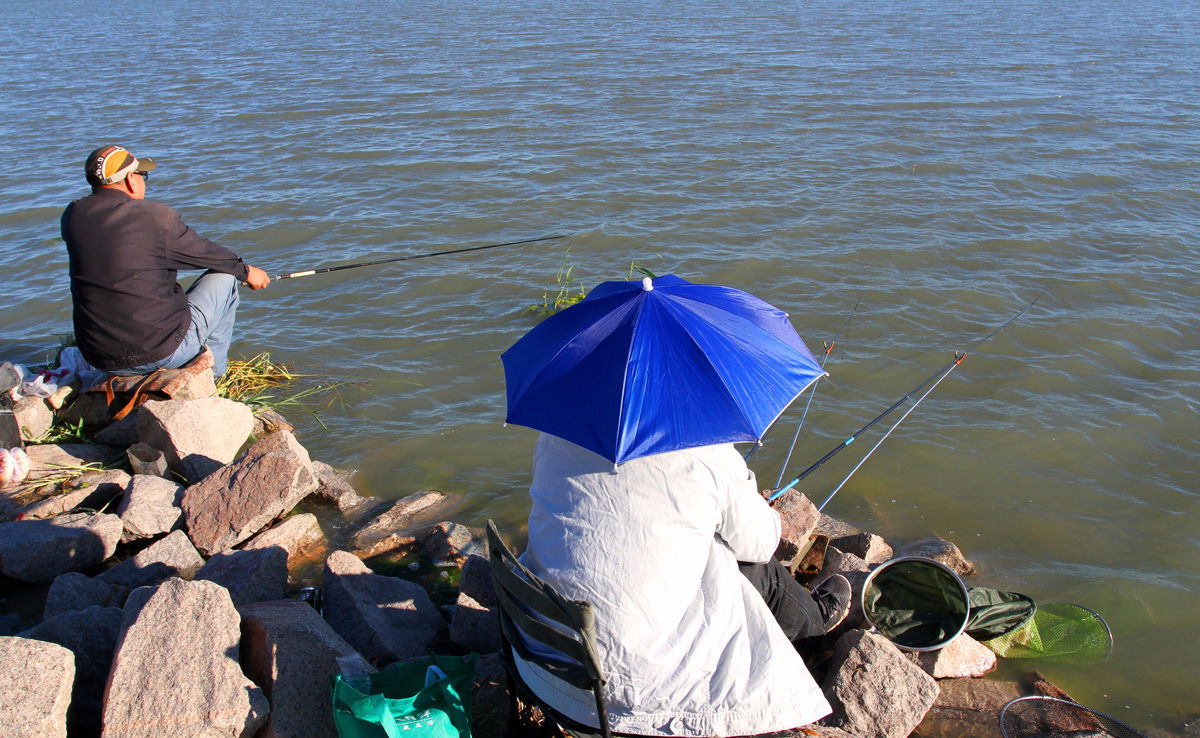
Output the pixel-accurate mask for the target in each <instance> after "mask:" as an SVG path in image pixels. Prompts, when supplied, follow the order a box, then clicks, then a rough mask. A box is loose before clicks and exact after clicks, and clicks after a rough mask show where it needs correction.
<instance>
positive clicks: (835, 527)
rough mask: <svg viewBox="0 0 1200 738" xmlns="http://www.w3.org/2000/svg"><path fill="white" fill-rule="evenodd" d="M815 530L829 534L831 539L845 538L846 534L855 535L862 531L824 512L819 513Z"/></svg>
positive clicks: (822, 533)
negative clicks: (819, 517) (819, 516)
mask: <svg viewBox="0 0 1200 738" xmlns="http://www.w3.org/2000/svg"><path fill="white" fill-rule="evenodd" d="M816 532H817V533H820V534H821V535H825V536H829V539H830V540H831V541H832V540H836V539H838V538H845V537H846V536H853V535H857V534H858V533H861V532H862V531H860V530H859V529H858V528H855V527H854V526H853V525H850V524H849V523H847V522H845V521H843V520H838V519H837V518H831V517H829V516H828V515H826V514H825V513H821V519H820V521H818V522H817V531H816Z"/></svg>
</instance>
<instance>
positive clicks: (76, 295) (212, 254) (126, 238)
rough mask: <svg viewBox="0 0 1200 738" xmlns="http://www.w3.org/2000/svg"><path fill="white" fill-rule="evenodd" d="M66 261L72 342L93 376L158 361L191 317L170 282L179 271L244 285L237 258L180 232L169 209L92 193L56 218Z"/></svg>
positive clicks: (185, 230) (109, 192)
mask: <svg viewBox="0 0 1200 738" xmlns="http://www.w3.org/2000/svg"><path fill="white" fill-rule="evenodd" d="M62 237H63V240H64V241H66V243H67V255H68V256H69V257H70V262H71V263H70V274H71V299H72V301H73V303H74V306H75V309H74V319H75V340H76V342H77V343H78V345H79V350H80V351H81V352H82V353H83V357H84V358H85V359H87V360H88V361H89V362H90V363H91V364H92V365H93V366H95V367H96V368H97V369H103V370H105V371H115V370H118V369H127V368H129V367H133V366H138V365H140V364H148V363H150V362H152V361H158V360H159V359H165V358H166V357H168V356H170V355H171V354H172V353H174V351H175V349H176V348H178V346H179V344H180V342H181V341H183V337H184V334H185V332H186V331H187V329H188V326H189V325H190V323H191V312H190V310H189V309H188V303H187V294H186V293H185V292H184V291H183V288H182V287H180V286H179V284H178V283H177V282H176V281H175V279H176V276H177V274H178V270H180V269H212V270H213V271H217V272H223V273H225V274H232V275H233V276H235V277H237V278H238V279H239V280H242V281H245V279H246V276H247V268H246V264H245V263H243V262H242V260H241V259H240V258H238V255H237V254H235V253H233V252H232V251H230V250H229V249H227V248H225V247H223V246H220V245H218V244H216V243H214V242H212V241H209V240H207V239H204V238H201V237H200V236H198V235H196V232H195V231H193V230H192V229H191V228H188V227H187V226H186V225H185V224H184V222H183V220H182V219H181V218H180V217H179V214H178V213H176V212H175V211H174V210H172V209H171V208H169V207H167V206H166V205H162V204H160V203H156V202H151V201H149V200H135V199H133V198H132V197H129V196H128V195H126V194H125V193H123V192H119V191H116V190H110V189H100V190H98V191H96V192H93V193H92V194H90V195H88V196H87V197H84V198H81V199H79V200H76V201H74V202H72V203H71V204H70V205H68V206H67V209H66V210H65V211H64V212H63V215H62Z"/></svg>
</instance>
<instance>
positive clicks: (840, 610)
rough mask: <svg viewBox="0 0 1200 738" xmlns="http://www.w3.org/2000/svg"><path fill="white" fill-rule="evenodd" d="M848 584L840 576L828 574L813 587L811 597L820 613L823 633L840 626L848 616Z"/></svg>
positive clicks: (844, 578)
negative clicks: (823, 627) (823, 628)
mask: <svg viewBox="0 0 1200 738" xmlns="http://www.w3.org/2000/svg"><path fill="white" fill-rule="evenodd" d="M850 592H851V590H850V582H849V580H847V579H846V577H844V576H842V575H841V574H830V575H829V576H828V577H826V578H825V579H823V580H821V583H820V584H818V585H817V586H815V587H813V590H812V597H813V600H815V601H816V603H817V609H818V610H820V611H821V618H822V620H823V622H824V626H825V632H826V633H828V632H829V631H831V630H833V629H834V628H836V627H838V626H839V625H841V624H842V621H843V620H845V619H846V616H847V615H849V614H850Z"/></svg>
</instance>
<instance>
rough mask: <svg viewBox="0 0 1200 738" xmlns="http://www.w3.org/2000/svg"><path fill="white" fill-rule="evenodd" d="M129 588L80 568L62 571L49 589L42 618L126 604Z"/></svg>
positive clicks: (118, 606)
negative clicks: (83, 572)
mask: <svg viewBox="0 0 1200 738" xmlns="http://www.w3.org/2000/svg"><path fill="white" fill-rule="evenodd" d="M128 596H129V588H128V587H122V586H121V585H119V584H113V583H111V582H106V581H103V580H101V579H92V578H91V577H89V576H86V575H84V574H80V573H79V572H77V571H69V572H67V573H66V574H59V575H58V576H57V577H55V578H54V581H53V582H52V583H51V584H50V589H49V590H47V591H46V605H45V607H44V609H43V611H42V617H43V618H45V619H47V620H49V619H51V618H53V617H56V616H58V615H62V614H63V613H69V612H75V611H76V610H86V609H87V608H89V607H116V608H120V607H122V606H124V604H125V598H126V597H128Z"/></svg>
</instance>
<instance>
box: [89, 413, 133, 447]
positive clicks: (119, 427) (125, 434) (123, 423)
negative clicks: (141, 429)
mask: <svg viewBox="0 0 1200 738" xmlns="http://www.w3.org/2000/svg"><path fill="white" fill-rule="evenodd" d="M139 412H140V411H139V410H134V411H133V412H131V413H129V414H128V415H126V416H125V417H123V418H121V419H120V420H118V421H116V422H113V423H109V424H108V425H106V426H104V427H103V428H101V429H100V430H98V431H96V435H95V436H94V438H95V439H96V443H104V444H107V445H109V446H119V447H121V448H129V447H130V446H132V445H133V444H135V443H137V442H138V413H139Z"/></svg>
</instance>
